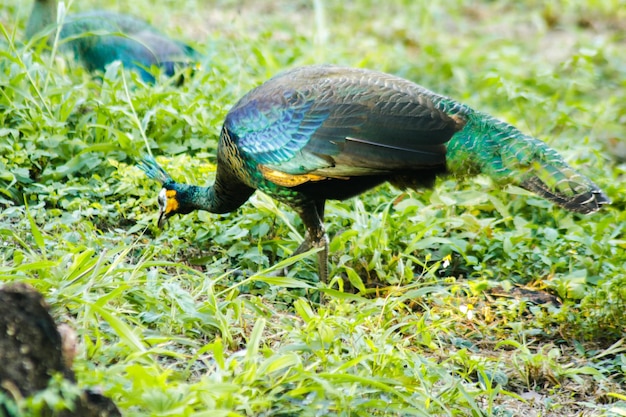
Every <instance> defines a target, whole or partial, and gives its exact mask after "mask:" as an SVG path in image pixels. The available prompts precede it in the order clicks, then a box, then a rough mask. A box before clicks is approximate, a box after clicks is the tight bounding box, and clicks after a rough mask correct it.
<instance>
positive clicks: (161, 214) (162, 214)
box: [157, 209, 167, 229]
mask: <svg viewBox="0 0 626 417" xmlns="http://www.w3.org/2000/svg"><path fill="white" fill-rule="evenodd" d="M166 221H167V215H166V214H165V210H163V209H161V210H159V221H158V222H157V225H158V226H159V229H163V226H164V225H165V222H166Z"/></svg>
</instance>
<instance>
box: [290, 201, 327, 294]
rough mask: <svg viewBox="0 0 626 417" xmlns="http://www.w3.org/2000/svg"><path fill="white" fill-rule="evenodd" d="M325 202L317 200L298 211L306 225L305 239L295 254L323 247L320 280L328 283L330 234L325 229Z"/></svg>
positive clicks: (319, 262) (318, 259)
mask: <svg viewBox="0 0 626 417" xmlns="http://www.w3.org/2000/svg"><path fill="white" fill-rule="evenodd" d="M324 204H325V201H324V200H321V201H316V202H315V203H314V204H308V205H305V206H302V207H301V208H300V209H299V210H298V213H299V214H300V218H302V222H303V223H304V226H305V227H306V233H305V234H304V241H303V242H302V243H301V244H300V246H298V249H296V250H295V251H294V253H293V254H292V256H293V255H298V254H300V253H303V252H306V251H308V250H309V249H313V248H321V250H320V251H319V252H317V262H318V274H319V277H320V281H321V282H324V283H326V282H327V281H328V236H327V235H326V230H325V229H324V223H323V218H324Z"/></svg>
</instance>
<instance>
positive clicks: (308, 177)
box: [258, 165, 328, 187]
mask: <svg viewBox="0 0 626 417" xmlns="http://www.w3.org/2000/svg"><path fill="white" fill-rule="evenodd" d="M258 167H259V171H261V174H263V178H265V179H266V180H268V181H271V182H273V183H274V184H278V185H281V186H283V187H295V186H297V185H300V184H304V183H305V182H309V181H321V180H325V179H327V178H328V177H323V176H321V175H315V174H301V175H292V174H287V173H285V172H280V171H277V170H275V169H272V168H268V167H266V166H264V165H259V166H258Z"/></svg>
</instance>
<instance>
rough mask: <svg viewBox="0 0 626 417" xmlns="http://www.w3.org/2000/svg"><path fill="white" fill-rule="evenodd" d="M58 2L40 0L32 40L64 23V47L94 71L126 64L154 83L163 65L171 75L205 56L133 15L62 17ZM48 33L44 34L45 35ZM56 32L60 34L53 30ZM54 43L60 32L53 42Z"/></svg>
mask: <svg viewBox="0 0 626 417" xmlns="http://www.w3.org/2000/svg"><path fill="white" fill-rule="evenodd" d="M59 19H60V21H59V22H57V1H56V0H35V3H34V5H33V10H32V12H31V15H30V17H29V19H28V23H27V24H26V38H27V39H29V40H30V39H33V38H34V37H35V36H36V35H38V34H41V35H44V34H46V35H47V34H49V33H50V30H51V29H52V28H53V26H54V25H55V24H57V23H58V24H59V26H60V27H61V28H60V32H59V39H60V40H62V48H63V49H64V50H67V51H70V52H72V53H73V54H74V56H75V57H76V59H78V60H79V61H80V62H81V63H82V64H83V65H84V66H85V67H86V68H87V69H88V70H89V71H104V70H105V67H106V66H107V65H108V64H110V63H112V62H114V61H120V62H122V63H123V64H124V67H125V68H130V69H133V70H136V71H137V72H138V73H139V74H140V75H141V78H142V79H143V80H144V81H145V82H149V83H152V82H154V76H153V75H152V74H151V73H150V72H149V70H150V68H151V67H152V66H157V67H160V68H161V70H162V71H163V73H165V74H166V75H167V76H169V77H171V76H172V75H174V73H175V72H176V70H177V69H178V67H182V66H193V65H194V64H195V62H196V61H197V60H198V59H200V54H199V53H198V52H197V51H196V50H194V49H193V48H192V47H190V46H189V45H186V44H184V43H182V42H179V41H176V40H172V39H170V38H168V37H167V36H166V35H164V34H163V33H161V32H159V31H158V30H157V29H156V28H154V27H153V26H151V25H150V24H148V23H147V22H145V21H143V20H141V19H138V18H136V17H133V16H128V15H125V14H120V13H113V12H109V11H103V10H94V11H89V12H84V13H76V14H68V15H66V16H63V13H59ZM44 30H45V31H46V32H43V31H44ZM53 33H54V32H53ZM52 39H54V34H51V35H50V38H49V40H52Z"/></svg>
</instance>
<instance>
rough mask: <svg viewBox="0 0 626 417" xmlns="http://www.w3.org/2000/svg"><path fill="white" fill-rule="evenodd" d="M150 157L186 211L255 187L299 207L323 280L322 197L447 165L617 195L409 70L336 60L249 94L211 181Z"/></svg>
mask: <svg viewBox="0 0 626 417" xmlns="http://www.w3.org/2000/svg"><path fill="white" fill-rule="evenodd" d="M147 165H148V167H147V168H144V170H146V171H147V172H148V174H149V175H150V176H151V177H153V178H157V179H159V177H161V182H163V183H164V188H165V189H168V190H174V191H175V193H170V194H169V195H174V194H178V197H176V198H177V201H176V204H177V205H178V207H185V210H187V208H188V207H193V209H205V210H209V211H212V212H225V211H230V210H234V209H236V208H237V207H238V206H239V205H241V204H243V203H244V202H245V201H246V200H247V199H248V197H249V196H250V195H251V194H252V193H253V192H254V190H255V189H259V190H262V191H264V192H265V193H267V194H269V195H270V196H272V197H274V198H276V199H278V200H280V201H282V202H285V203H286V204H288V205H290V206H291V207H292V208H294V209H295V210H296V211H297V212H298V213H299V214H300V216H301V217H302V219H303V222H304V224H305V226H306V230H307V234H306V237H305V241H304V242H303V243H302V245H301V246H300V247H299V248H298V250H297V251H296V252H302V251H304V250H308V249H310V248H312V247H319V248H322V249H323V250H321V251H320V252H319V254H318V256H319V260H320V276H321V278H322V279H325V278H326V269H325V268H326V266H325V265H326V257H327V237H326V234H325V232H324V228H323V224H322V218H323V211H324V203H325V201H326V200H327V199H343V198H349V197H352V196H354V195H357V194H359V193H361V192H363V191H365V190H367V189H369V188H371V187H374V186H376V185H378V184H380V183H382V182H385V181H390V182H392V183H394V184H396V185H398V186H401V187H414V188H418V187H428V186H432V184H433V182H434V180H435V178H436V177H437V176H438V175H440V174H443V173H446V172H451V173H453V174H456V175H459V176H463V175H471V174H478V173H483V174H486V175H489V176H490V177H492V178H494V180H496V181H497V182H498V183H509V184H515V185H518V186H520V187H523V188H526V189H528V190H530V191H532V192H535V193H537V194H538V195H540V196H542V197H544V198H547V199H548V200H550V201H553V202H555V203H556V204H559V205H560V206H562V207H564V208H566V209H568V210H572V211H576V212H580V213H590V212H593V211H596V210H598V209H599V208H600V207H601V206H602V205H603V204H606V203H608V202H609V200H608V198H607V197H606V196H605V195H604V194H603V193H602V191H601V190H600V189H599V188H598V187H597V186H596V185H595V184H594V183H593V182H592V181H590V180H589V179H587V178H586V177H584V176H583V175H581V174H579V173H577V172H576V171H575V170H574V169H572V168H571V167H570V166H568V165H567V164H566V163H565V162H564V161H563V159H562V158H561V157H560V156H559V155H558V153H557V152H556V151H554V150H552V149H550V148H549V147H548V146H547V145H546V144H545V143H543V142H541V141H539V140H537V139H535V138H532V137H530V136H527V135H524V134H523V133H521V132H520V131H519V130H517V129H516V128H515V127H513V126H511V125H509V124H506V123H504V122H501V121H499V120H496V119H494V118H492V117H491V116H489V115H486V114H484V113H480V112H478V111H475V110H472V109H470V108H469V107H467V106H464V105H462V104H459V103H457V102H455V101H453V100H451V99H449V98H446V97H443V96H440V95H438V94H435V93H433V92H431V91H429V90H427V89H425V88H423V87H420V86H418V85H416V84H414V83H412V82H410V81H407V80H404V79H402V78H399V77H395V76H392V75H389V74H383V73H379V72H374V71H367V70H361V69H353V68H344V67H336V66H310V67H302V68H297V69H294V70H291V71H288V72H285V73H283V74H280V75H278V76H276V77H274V78H272V79H270V80H269V81H267V82H266V83H264V84H262V85H261V86H259V87H257V88H256V89H254V90H252V91H250V92H249V93H248V94H246V95H245V96H244V97H242V98H241V99H240V100H239V102H238V103H237V104H235V106H234V107H233V108H232V109H231V110H230V112H229V113H228V115H227V116H226V120H225V121H224V126H223V128H222V133H221V137H220V142H219V145H218V164H217V174H216V180H215V184H214V185H213V186H209V187H204V188H202V187H195V186H189V185H182V184H178V183H175V182H173V181H171V180H170V181H163V180H162V179H163V176H162V174H159V170H158V169H157V168H155V167H156V162H153V161H152V162H150V163H147ZM150 165H154V167H153V168H150ZM151 172H152V174H151ZM189 187H192V188H191V189H192V190H193V192H191V193H190V192H189ZM200 195H201V196H202V198H200V197H199V196H200ZM207 196H210V197H209V198H207ZM200 200H202V203H201V204H199V202H200ZM174 206H175V204H172V205H171V207H174ZM162 210H163V211H164V216H165V217H167V216H169V215H172V214H174V213H175V212H182V210H178V211H168V210H167V207H165V206H162Z"/></svg>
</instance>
